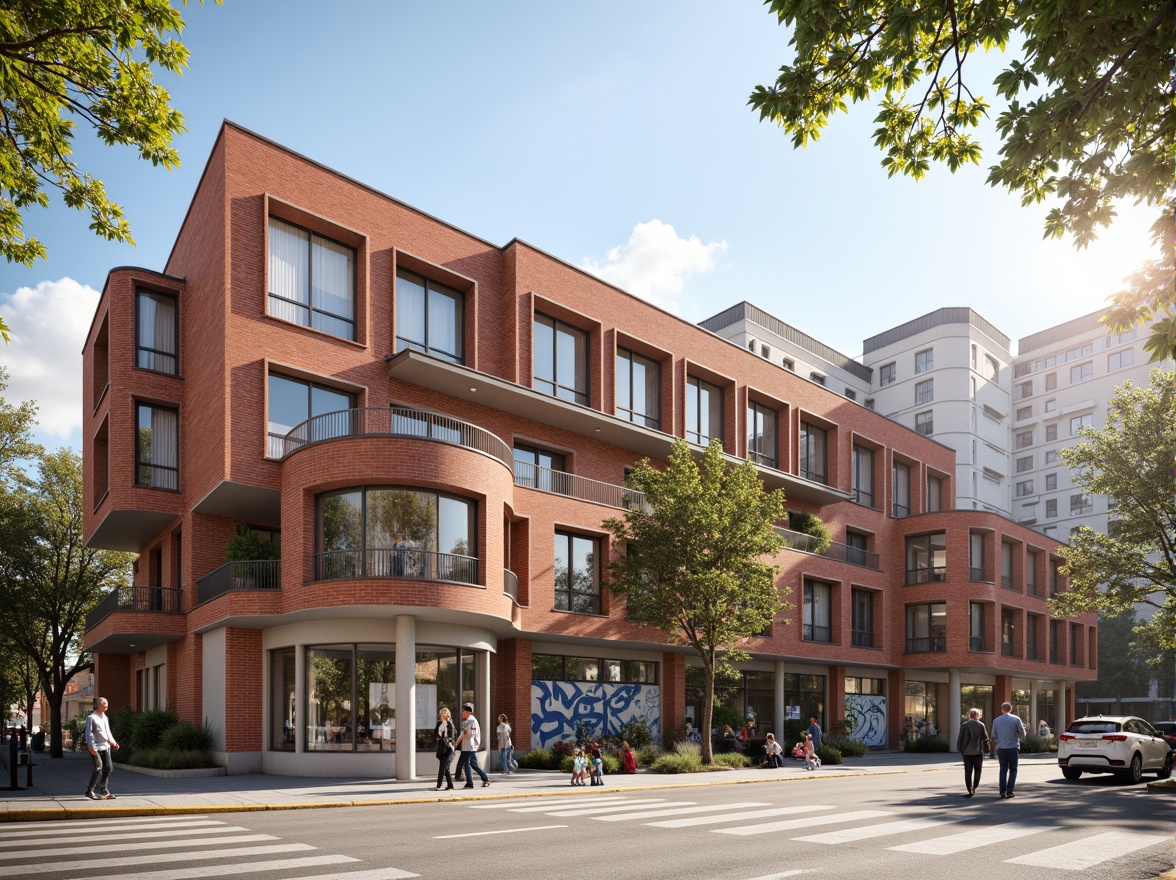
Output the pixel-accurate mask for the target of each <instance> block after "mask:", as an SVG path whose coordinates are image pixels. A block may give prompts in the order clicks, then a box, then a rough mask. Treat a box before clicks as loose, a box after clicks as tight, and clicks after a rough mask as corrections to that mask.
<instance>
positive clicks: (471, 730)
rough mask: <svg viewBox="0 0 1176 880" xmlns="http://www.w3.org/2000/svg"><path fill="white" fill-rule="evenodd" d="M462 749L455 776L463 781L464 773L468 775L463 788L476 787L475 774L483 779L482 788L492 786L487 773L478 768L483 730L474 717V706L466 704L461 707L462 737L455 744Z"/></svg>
mask: <svg viewBox="0 0 1176 880" xmlns="http://www.w3.org/2000/svg"><path fill="white" fill-rule="evenodd" d="M454 745H455V746H457V747H458V748H460V749H461V755H460V757H458V759H457V771H456V773H455V774H454V775H456V776H457V778H458V779H461V774H462V771H463V770H464V771H465V774H466V784H465V785H464V786H463V788H473V787H474V773H477V774H478V775H479V776H480V777H482V788H485V787H486V786H488V785H489V784H490V777H489V776H487V775H486V771H485V770H483V769H482V768H481V767H480V766H478V749H480V748H481V747H482V729H481V728H480V727H479V726H478V719H477V718H475V717H474V706H473V704H472V703H466V704H465V705H463V706H462V707H461V735H460V736H459V737H458V738H457V741H456V742H455V743H454Z"/></svg>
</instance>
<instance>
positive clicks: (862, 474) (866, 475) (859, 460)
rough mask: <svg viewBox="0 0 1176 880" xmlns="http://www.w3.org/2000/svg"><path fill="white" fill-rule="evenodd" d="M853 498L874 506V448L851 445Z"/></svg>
mask: <svg viewBox="0 0 1176 880" xmlns="http://www.w3.org/2000/svg"><path fill="white" fill-rule="evenodd" d="M853 500H854V501H856V502H857V503H858V504H863V505H865V506H866V507H873V506H874V450H873V449H867V448H866V447H864V446H858V445H857V444H856V443H855V444H854V445H853Z"/></svg>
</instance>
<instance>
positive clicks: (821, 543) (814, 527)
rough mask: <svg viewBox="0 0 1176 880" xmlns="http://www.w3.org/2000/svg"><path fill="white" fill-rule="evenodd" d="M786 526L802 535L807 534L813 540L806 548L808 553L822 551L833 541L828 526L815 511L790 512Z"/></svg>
mask: <svg viewBox="0 0 1176 880" xmlns="http://www.w3.org/2000/svg"><path fill="white" fill-rule="evenodd" d="M788 528H790V529H792V531H794V532H800V533H801V534H802V535H808V536H810V537H811V538H812V539H813V540H812V542H811V543H810V544H809V546H808V547H807V548H804V549H807V550H808V552H810V553H824V552H825V551H826V550H828V549H829V545H830V544H832V543H833V534H832V533H831V532H830V531H829V527H828V526H826V525H825V523H824V522H823V521H822V520H821V518H820V517H819V516H817V515H816V514H815V513H805V512H799V513H792V514H789V516H788Z"/></svg>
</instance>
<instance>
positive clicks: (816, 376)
mask: <svg viewBox="0 0 1176 880" xmlns="http://www.w3.org/2000/svg"><path fill="white" fill-rule="evenodd" d="M809 378H810V379H812V380H813V381H814V382H816V383H817V384H818V385H824V384H825V376H824V374H823V373H818V372H817V371H816V370H813V371H812V372H811V373H809Z"/></svg>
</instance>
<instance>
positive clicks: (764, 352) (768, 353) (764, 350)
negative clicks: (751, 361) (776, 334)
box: [760, 343, 772, 358]
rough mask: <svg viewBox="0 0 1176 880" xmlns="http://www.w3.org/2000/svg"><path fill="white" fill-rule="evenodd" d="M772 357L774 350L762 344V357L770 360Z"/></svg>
mask: <svg viewBox="0 0 1176 880" xmlns="http://www.w3.org/2000/svg"><path fill="white" fill-rule="evenodd" d="M771 356H772V349H771V348H769V347H768V346H767V345H764V344H763V343H761V344H760V357H765V358H770V357H771Z"/></svg>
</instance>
